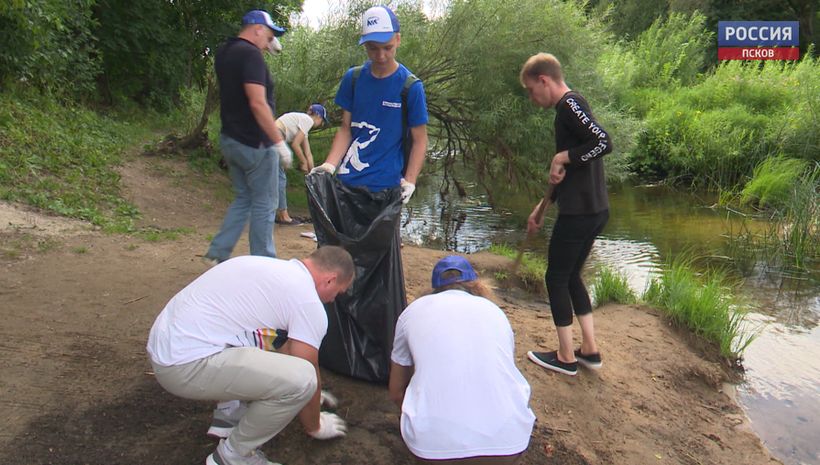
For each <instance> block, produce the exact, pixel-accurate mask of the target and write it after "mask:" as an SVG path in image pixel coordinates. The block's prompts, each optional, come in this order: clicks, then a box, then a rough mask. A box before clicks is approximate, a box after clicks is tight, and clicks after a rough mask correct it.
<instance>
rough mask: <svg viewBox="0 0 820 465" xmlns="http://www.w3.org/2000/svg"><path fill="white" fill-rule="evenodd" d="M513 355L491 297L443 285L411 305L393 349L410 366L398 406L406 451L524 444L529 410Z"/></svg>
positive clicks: (458, 451) (455, 454) (499, 451)
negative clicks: (403, 392)
mask: <svg viewBox="0 0 820 465" xmlns="http://www.w3.org/2000/svg"><path fill="white" fill-rule="evenodd" d="M514 357H515V340H514V336H513V332H512V328H511V327H510V323H509V321H507V317H506V316H505V315H504V313H503V312H502V311H501V309H500V308H498V307H497V306H496V305H495V304H493V303H492V302H490V301H489V300H487V299H484V298H482V297H476V296H473V295H471V294H469V293H467V292H464V291H460V290H449V291H445V292H442V293H439V294H433V295H428V296H424V297H421V298H419V299H417V300H416V301H414V302H413V303H412V304H410V305H409V306H408V307H407V309H405V310H404V312H402V314H401V316H399V321H398V323H397V325H396V337H395V341H394V343H393V353H392V356H391V359H392V360H393V362H395V363H397V364H399V365H402V366H413V367H414V369H415V372H414V373H413V377H412V378H411V379H410V384H409V385H408V387H407V391H406V392H405V396H404V403H403V404H402V408H401V410H402V413H401V435H402V437H403V438H404V442H405V443H406V444H407V447H408V448H409V449H410V451H411V452H413V454H415V455H416V456H418V457H421V458H424V459H454V458H462V457H474V456H479V455H512V454H516V453H519V452H521V451H523V450H524V449H526V448H527V445H528V444H529V440H530V433H531V432H532V426H533V422H534V421H535V415H533V413H532V411H531V410H530V408H529V407H528V405H527V404H528V402H529V398H530V385H529V384H528V383H527V380H525V379H524V377H523V376H522V375H521V372H519V371H518V368H516V366H515V358H514Z"/></svg>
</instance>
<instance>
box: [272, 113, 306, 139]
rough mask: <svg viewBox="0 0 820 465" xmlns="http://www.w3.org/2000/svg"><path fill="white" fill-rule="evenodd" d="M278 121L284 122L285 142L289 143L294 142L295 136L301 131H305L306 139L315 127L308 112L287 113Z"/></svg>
mask: <svg viewBox="0 0 820 465" xmlns="http://www.w3.org/2000/svg"><path fill="white" fill-rule="evenodd" d="M276 121H278V122H280V123H282V127H284V128H285V142H287V143H288V144H290V143H291V142H293V138H294V137H296V134H298V133H299V131H302V132H303V133H305V139H307V136H308V133H309V132H310V130H311V129H312V128H313V118H311V117H310V115H308V114H307V113H298V112H293V113H285V114H284V115H282V116H280V117H279V118H277V119H276Z"/></svg>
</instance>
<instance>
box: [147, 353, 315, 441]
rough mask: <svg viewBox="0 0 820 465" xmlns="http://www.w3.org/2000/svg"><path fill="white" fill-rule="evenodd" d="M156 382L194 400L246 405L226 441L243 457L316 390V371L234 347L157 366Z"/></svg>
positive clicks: (307, 365) (289, 358) (280, 426)
mask: <svg viewBox="0 0 820 465" xmlns="http://www.w3.org/2000/svg"><path fill="white" fill-rule="evenodd" d="M152 365H153V366H154V373H156V378H157V381H159V384H160V385H161V386H162V387H163V388H165V390H167V391H168V392H170V393H171V394H174V395H177V396H179V397H184V398H186V399H194V400H216V401H223V400H233V399H239V400H244V401H247V402H248V411H247V412H246V413H245V416H243V417H242V419H241V420H240V421H239V425H237V426H236V428H234V429H233V432H232V433H231V435H230V437H229V438H228V441H230V445H231V447H232V448H233V449H234V450H235V451H237V452H239V453H240V454H243V455H247V454H249V453H251V452H252V451H253V450H255V449H257V448H259V446H261V445H262V444H264V443H265V442H267V441H269V440H270V439H271V438H272V437H274V436H275V435H276V434H277V433H279V432H280V431H282V429H284V428H285V426H287V425H288V423H290V421H291V420H292V419H293V417H295V416H296V415H297V414H298V413H299V411H300V410H302V407H304V406H305V404H307V403H308V401H309V400H310V399H311V397H313V394H314V393H315V392H316V386H317V381H316V369H315V368H314V367H313V365H312V364H311V363H310V362H308V361H307V360H303V359H301V358H298V357H292V356H290V355H284V354H278V353H275V352H266V351H263V350H260V349H257V348H254V347H233V348H229V349H225V350H223V351H222V352H220V353H218V354H214V355H212V356H210V357H206V358H203V359H200V360H195V361H193V362H190V363H186V364H184V365H177V366H170V367H163V366H159V365H156V364H153V363H152Z"/></svg>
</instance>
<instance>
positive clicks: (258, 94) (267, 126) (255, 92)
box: [243, 82, 284, 144]
mask: <svg viewBox="0 0 820 465" xmlns="http://www.w3.org/2000/svg"><path fill="white" fill-rule="evenodd" d="M243 86H244V88H245V95H246V96H247V97H248V104H249V105H250V107H251V113H253V117H254V119H255V120H256V124H258V125H259V127H260V128H261V129H262V131H264V132H265V134H266V135H267V136H268V137H269V138H270V140H272V141H273V143H275V144H276V143H279V142H282V141H283V140H284V139H282V133H281V132H279V128H277V127H276V118H274V117H273V112H272V111H271V108H270V105H268V100H267V99H266V98H265V86H263V85H262V84H253V83H249V82H246V83H245V84H243Z"/></svg>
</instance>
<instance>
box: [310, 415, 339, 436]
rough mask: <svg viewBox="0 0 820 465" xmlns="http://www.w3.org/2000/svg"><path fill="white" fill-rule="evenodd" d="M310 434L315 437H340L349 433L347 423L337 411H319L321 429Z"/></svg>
mask: <svg viewBox="0 0 820 465" xmlns="http://www.w3.org/2000/svg"><path fill="white" fill-rule="evenodd" d="M308 434H309V435H311V436H312V437H313V438H314V439H322V440H324V439H333V438H338V437H342V436H344V435H346V434H347V425H345V421H344V420H342V419H341V418H339V416H338V415H336V414H335V413H330V412H319V429H318V430H317V431H314V432H312V433H308Z"/></svg>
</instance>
